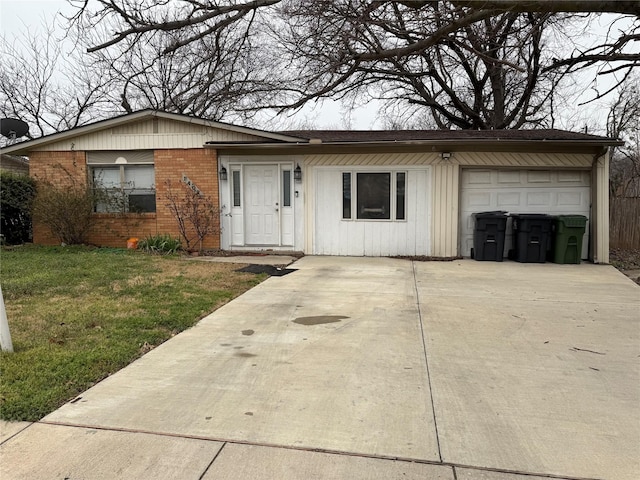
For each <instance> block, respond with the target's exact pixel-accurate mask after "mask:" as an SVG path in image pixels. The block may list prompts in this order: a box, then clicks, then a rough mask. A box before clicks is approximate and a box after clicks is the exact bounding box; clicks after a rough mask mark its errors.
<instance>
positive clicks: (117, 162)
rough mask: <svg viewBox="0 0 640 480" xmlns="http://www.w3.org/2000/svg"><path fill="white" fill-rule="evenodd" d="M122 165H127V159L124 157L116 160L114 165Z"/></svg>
mask: <svg viewBox="0 0 640 480" xmlns="http://www.w3.org/2000/svg"><path fill="white" fill-rule="evenodd" d="M124 163H127V159H126V158H124V157H118V158H116V165H122V164H124Z"/></svg>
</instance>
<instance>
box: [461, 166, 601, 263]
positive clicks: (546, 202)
mask: <svg viewBox="0 0 640 480" xmlns="http://www.w3.org/2000/svg"><path fill="white" fill-rule="evenodd" d="M590 179H591V175H590V173H589V172H587V171H577V170H489V169H465V170H462V178H461V199H460V251H461V254H462V255H463V256H469V255H470V254H471V248H472V247H473V217H472V216H471V215H472V214H473V213H476V212H487V211H493V210H504V211H506V212H509V213H546V214H551V215H561V214H576V215H584V216H586V217H587V218H588V217H589V205H590V187H589V185H590ZM507 225H508V227H507V236H506V238H505V257H506V255H507V252H508V250H509V249H511V248H513V247H512V245H513V240H512V232H511V222H508V223H507ZM588 232H589V224H588V222H587V229H586V232H585V236H584V238H583V240H582V258H587V257H588V243H589V236H588Z"/></svg>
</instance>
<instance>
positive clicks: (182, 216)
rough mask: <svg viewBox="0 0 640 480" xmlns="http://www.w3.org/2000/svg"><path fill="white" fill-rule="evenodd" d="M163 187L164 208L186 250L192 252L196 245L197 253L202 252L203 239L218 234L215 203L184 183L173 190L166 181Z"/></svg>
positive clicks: (195, 188) (218, 227) (217, 212)
mask: <svg viewBox="0 0 640 480" xmlns="http://www.w3.org/2000/svg"><path fill="white" fill-rule="evenodd" d="M165 187H166V194H165V199H166V200H167V203H166V206H167V208H168V209H169V211H170V212H171V213H172V214H173V216H174V218H175V219H176V222H177V223H178V231H179V232H180V236H181V237H182V239H183V240H184V242H185V247H186V249H187V250H188V251H192V250H193V249H194V247H195V244H196V243H197V245H198V251H200V252H202V246H203V243H204V239H205V238H206V237H208V236H209V235H214V234H218V233H220V221H219V216H218V214H219V211H218V210H217V206H216V202H214V200H213V198H211V197H207V196H205V195H204V194H203V193H202V192H201V191H200V190H199V189H198V188H197V187H195V186H188V185H187V184H185V183H180V185H178V186H177V187H175V188H174V187H173V184H172V183H171V180H167V181H166V182H165Z"/></svg>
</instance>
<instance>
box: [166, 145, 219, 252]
mask: <svg viewBox="0 0 640 480" xmlns="http://www.w3.org/2000/svg"><path fill="white" fill-rule="evenodd" d="M154 158H155V165H156V169H155V172H156V211H157V228H158V232H159V233H171V234H172V235H174V236H178V235H179V232H178V229H177V225H176V219H175V218H174V216H173V215H172V214H171V212H170V211H169V209H168V207H167V205H166V204H167V199H166V197H165V196H166V193H167V183H166V182H167V180H170V181H171V185H172V187H171V188H172V190H174V191H176V192H180V191H181V190H180V189H181V188H182V185H183V183H182V176H183V174H184V175H186V176H187V177H188V178H189V179H190V180H191V181H192V182H193V183H194V184H195V185H196V186H197V187H198V188H199V189H200V191H201V192H202V193H203V194H204V195H205V196H207V197H211V199H212V200H213V201H214V203H215V205H216V211H219V208H218V207H219V196H218V164H217V156H216V151H215V150H211V149H204V148H193V149H187V150H156V151H155V154H154ZM216 218H217V219H218V220H219V216H218V217H216ZM204 247H205V248H220V233H219V232H217V233H215V234H213V235H210V236H209V237H208V238H206V239H205V243H204Z"/></svg>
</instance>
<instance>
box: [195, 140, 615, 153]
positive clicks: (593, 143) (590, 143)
mask: <svg viewBox="0 0 640 480" xmlns="http://www.w3.org/2000/svg"><path fill="white" fill-rule="evenodd" d="M477 144H483V145H491V144H494V145H512V146H524V145H531V144H542V145H557V146H572V145H573V146H581V147H614V146H620V145H624V142H622V141H620V140H612V139H611V140H606V141H604V140H575V139H574V140H544V139H542V140H535V139H531V140H524V139H518V140H511V139H493V138H492V139H468V138H467V139H438V140H391V141H389V140H381V141H366V142H349V141H344V142H322V143H311V142H308V141H306V142H295V143H294V142H288V143H242V142H233V143H224V142H219V143H214V142H207V143H206V144H205V145H204V146H205V148H217V149H225V150H226V149H242V148H247V147H251V148H267V149H268V148H283V147H285V148H286V147H292V148H302V147H315V148H318V147H320V148H321V147H324V146H326V147H330V146H332V147H346V146H349V147H357V146H361V147H367V146H369V147H371V146H387V147H388V146H416V145H418V146H419V145H425V146H433V147H437V146H447V147H453V146H457V145H464V146H467V145H477Z"/></svg>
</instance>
